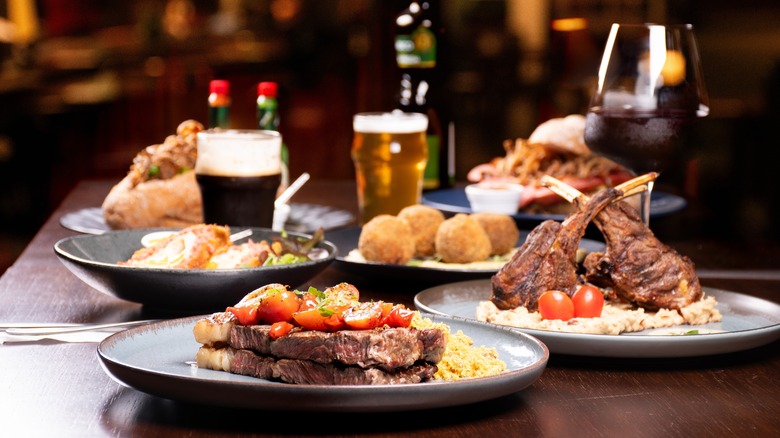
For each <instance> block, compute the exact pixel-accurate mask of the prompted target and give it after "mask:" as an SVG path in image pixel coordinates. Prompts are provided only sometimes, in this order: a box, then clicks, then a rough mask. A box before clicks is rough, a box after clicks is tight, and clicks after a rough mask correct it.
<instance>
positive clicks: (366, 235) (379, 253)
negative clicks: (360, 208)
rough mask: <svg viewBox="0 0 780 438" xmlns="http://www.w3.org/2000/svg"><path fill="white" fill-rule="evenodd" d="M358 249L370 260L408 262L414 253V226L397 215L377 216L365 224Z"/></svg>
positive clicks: (398, 263) (396, 262) (397, 263)
mask: <svg viewBox="0 0 780 438" xmlns="http://www.w3.org/2000/svg"><path fill="white" fill-rule="evenodd" d="M358 251H360V254H362V255H363V257H364V258H365V259H366V260H367V261H369V262H378V263H387V264H392V265H403V264H406V263H407V262H408V261H409V260H410V259H411V258H412V255H414V239H413V238H412V228H411V227H410V226H409V223H407V222H406V221H405V220H403V219H399V218H397V217H395V216H391V215H389V214H381V215H379V216H376V217H374V218H373V219H371V220H370V221H368V222H367V223H366V224H365V225H363V229H362V230H361V231H360V237H359V238H358Z"/></svg>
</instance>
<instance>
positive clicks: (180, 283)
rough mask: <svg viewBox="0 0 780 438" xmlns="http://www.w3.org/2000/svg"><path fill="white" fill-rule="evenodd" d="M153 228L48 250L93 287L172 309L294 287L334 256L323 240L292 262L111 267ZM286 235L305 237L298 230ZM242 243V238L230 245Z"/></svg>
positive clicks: (77, 239) (216, 307)
mask: <svg viewBox="0 0 780 438" xmlns="http://www.w3.org/2000/svg"><path fill="white" fill-rule="evenodd" d="M169 229H170V228H169ZM159 230H165V228H156V229H147V230H131V231H112V232H107V233H104V234H101V235H80V236H74V237H68V238H65V239H62V240H60V241H59V242H57V243H56V244H55V245H54V252H55V253H56V254H57V256H59V258H60V260H61V261H62V263H64V264H65V266H66V267H67V268H68V269H69V270H70V271H71V272H72V273H73V274H75V275H76V276H77V277H78V278H80V279H81V280H82V281H84V282H85V283H86V284H88V285H90V286H92V287H93V288H95V289H97V290H98V291H100V292H103V293H105V294H108V295H111V296H114V297H117V298H121V299H123V300H127V301H133V302H137V303H142V304H144V305H146V306H149V307H151V308H156V309H164V310H172V311H193V310H199V311H221V310H225V307H227V306H231V305H233V304H235V303H236V302H238V301H239V300H240V299H241V298H243V297H244V295H246V294H247V293H249V292H251V291H253V290H254V289H256V288H258V287H260V286H264V285H266V284H268V283H282V284H287V285H290V286H291V287H297V286H300V285H302V284H303V283H305V282H306V281H308V280H309V279H311V278H312V277H314V276H315V275H317V274H318V273H319V272H321V271H322V270H323V269H325V268H326V267H327V266H328V265H330V264H331V263H332V262H333V260H335V258H336V255H337V254H338V249H337V248H336V246H335V245H333V244H332V243H330V242H329V241H324V242H320V243H319V244H318V245H317V247H318V248H321V249H322V250H323V251H322V252H323V255H322V257H319V258H317V259H316V260H311V261H307V262H304V263H297V264H292V265H283V266H264V267H258V268H241V269H218V270H216V269H215V270H208V269H158V268H137V267H132V266H120V265H117V262H119V261H122V260H127V259H129V258H130V257H131V256H132V254H133V252H134V251H135V250H137V249H139V248H141V238H142V237H143V236H144V235H145V234H148V233H150V232H152V231H159ZM252 231H253V233H252V236H250V237H249V238H251V239H252V240H254V241H260V240H263V239H266V240H271V238H272V237H273V236H278V235H279V233H277V232H275V231H271V230H269V229H267V228H252ZM288 234H289V235H291V236H296V237H306V238H308V237H311V236H310V235H307V234H302V233H292V232H290V233H288ZM243 241H245V239H244V240H238V241H237V242H236V243H242V242H243Z"/></svg>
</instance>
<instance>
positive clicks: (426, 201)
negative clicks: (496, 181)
mask: <svg viewBox="0 0 780 438" xmlns="http://www.w3.org/2000/svg"><path fill="white" fill-rule="evenodd" d="M461 192H462V193H463V197H464V198H465V196H466V195H465V189H464V188H462V187H452V188H447V189H439V190H431V191H429V192H425V193H423V195H422V198H421V199H420V204H423V205H427V206H429V207H433V208H436V209H438V210H441V211H443V212H446V213H449V214H456V213H466V214H470V213H473V212H472V210H471V208H470V207H468V206H462V205H460V204H452V203H445V202H441V201H435V200H431V199H430V195H431V194H433V195H434V197H435V196H437V195H446V194H449V193H452V194H456V195H460V194H461ZM653 195H657V196H658V197H660V198H661V199H670V200H672V201H674V203H675V204H676V206H675V207H674V208H667V209H666V210H661V211H660V212H659V211H657V209H656V211H655V212H654V211H653V210H652V209H651V210H650V218H651V219H652V218H661V217H664V216H668V215H670V214H672V213H676V212H678V211H681V210H683V209H685V207H687V206H688V201H687V200H686V199H685V198H683V197H682V196H678V195H675V194H673V193H667V192H663V191H658V190H654V191H653ZM651 196H652V195H651ZM651 202H652V200H651ZM511 216H512V217H513V218H514V219H515V220H516V221H540V222H541V221H545V220H557V221H561V220H563V219H565V218H566V215H565V214H554V213H524V212H522V211H518V212H517V213H515V214H513V215H511Z"/></svg>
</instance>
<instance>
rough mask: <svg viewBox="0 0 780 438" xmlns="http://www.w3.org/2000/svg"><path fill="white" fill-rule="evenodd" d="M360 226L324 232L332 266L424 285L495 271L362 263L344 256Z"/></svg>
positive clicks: (592, 245) (598, 247)
mask: <svg viewBox="0 0 780 438" xmlns="http://www.w3.org/2000/svg"><path fill="white" fill-rule="evenodd" d="M360 230H361V228H360V227H351V228H344V229H341V230H335V231H332V232H330V233H328V235H327V236H328V239H329V240H330V241H331V242H333V244H334V245H336V246H337V247H338V248H339V255H338V256H337V257H336V261H335V262H334V263H333V267H334V268H336V269H338V270H340V271H343V272H346V273H348V274H352V275H356V276H360V277H366V276H368V277H371V278H372V279H377V278H382V279H388V280H395V281H398V279H403V281H405V282H413V283H422V284H425V285H432V284H441V283H451V282H454V281H465V280H474V279H479V278H489V277H491V276H492V275H493V274H495V273H496V272H497V271H498V270H497V269H446V268H430V267H427V266H426V267H423V266H408V265H390V264H386V263H374V262H366V263H363V262H355V261H351V260H347V259H345V257H346V256H347V254H349V252H350V251H352V250H353V249H355V248H357V246H358V239H359V238H360ZM528 233H529V232H528V231H522V230H521V231H520V238H519V239H518V241H517V246H520V245H522V244H523V242H525V239H526V237H528ZM580 247H582V248H584V249H586V250H588V251H590V252H593V251H602V250H603V249H604V243H603V242H598V241H596V240H590V239H582V240H581V241H580Z"/></svg>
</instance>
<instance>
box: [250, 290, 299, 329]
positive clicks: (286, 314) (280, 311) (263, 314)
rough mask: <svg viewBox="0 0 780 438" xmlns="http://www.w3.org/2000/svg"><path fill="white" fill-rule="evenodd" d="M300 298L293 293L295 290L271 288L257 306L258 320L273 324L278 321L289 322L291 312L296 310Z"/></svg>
mask: <svg viewBox="0 0 780 438" xmlns="http://www.w3.org/2000/svg"><path fill="white" fill-rule="evenodd" d="M300 305H301V300H300V298H298V296H297V295H295V292H290V291H288V290H272V291H270V292H268V294H266V296H265V297H263V301H261V302H260V305H259V306H258V308H257V313H258V317H259V318H260V321H262V322H264V323H266V324H273V323H275V322H279V321H286V322H290V321H292V320H293V313H295V312H297V311H298V308H299V307H300Z"/></svg>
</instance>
